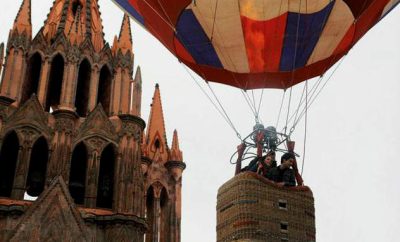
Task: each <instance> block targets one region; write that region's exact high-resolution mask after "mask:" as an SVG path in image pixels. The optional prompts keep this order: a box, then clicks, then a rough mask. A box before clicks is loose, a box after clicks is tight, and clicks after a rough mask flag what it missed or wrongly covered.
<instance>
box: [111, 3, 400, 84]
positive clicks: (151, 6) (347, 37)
mask: <svg viewBox="0 0 400 242" xmlns="http://www.w3.org/2000/svg"><path fill="white" fill-rule="evenodd" d="M114 1H115V2H116V3H117V4H118V5H119V6H121V7H122V8H123V9H124V10H125V11H126V12H127V13H128V14H130V16H132V17H133V18H134V19H135V20H136V21H137V22H138V23H140V24H141V25H142V26H143V27H144V28H146V29H147V30H148V31H149V32H150V33H151V34H152V35H154V36H155V37H156V38H157V39H158V40H159V41H160V42H161V43H162V44H163V45H164V46H165V47H166V48H168V50H169V51H171V52H172V54H174V55H175V56H176V57H177V58H178V59H179V60H180V61H182V62H183V63H185V64H186V65H187V66H189V67H190V68H191V69H192V70H193V71H195V72H196V73H197V74H199V75H200V76H201V77H202V78H203V79H204V80H206V81H211V82H218V83H223V84H227V85H231V86H235V87H238V88H242V89H244V90H248V89H256V88H280V89H286V88H288V87H291V86H293V85H295V84H297V83H300V82H302V81H304V80H307V79H310V78H312V77H315V76H319V75H322V74H324V73H325V72H326V71H327V70H328V69H329V68H330V67H331V66H332V65H334V64H335V63H336V62H337V61H338V60H339V59H340V58H342V57H343V56H344V55H345V54H346V53H347V52H348V51H349V50H350V49H351V48H352V47H353V46H354V44H356V43H357V41H358V40H360V38H361V37H362V36H363V35H364V34H365V33H366V32H368V30H369V29H371V28H372V27H373V26H374V25H375V24H376V23H378V22H379V21H380V20H381V19H382V18H383V17H384V16H385V15H386V14H387V13H388V12H389V11H390V10H392V9H393V8H394V7H395V6H396V5H397V4H398V3H399V2H400V1H399V0H295V1H293V0H290V1H283V0H194V1H192V0H176V1H169V0H114Z"/></svg>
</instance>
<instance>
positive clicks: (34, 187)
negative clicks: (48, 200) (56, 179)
mask: <svg viewBox="0 0 400 242" xmlns="http://www.w3.org/2000/svg"><path fill="white" fill-rule="evenodd" d="M48 156H49V148H48V145H47V142H46V139H45V138H44V137H40V138H39V139H38V140H37V141H36V142H35V144H34V145H33V147H32V151H31V159H30V161H29V171H28V179H27V181H26V190H27V191H26V192H27V193H28V195H29V196H31V197H38V196H39V195H40V194H41V193H42V192H43V189H44V184H45V180H46V171H47V161H48Z"/></svg>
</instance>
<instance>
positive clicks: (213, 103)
mask: <svg viewBox="0 0 400 242" xmlns="http://www.w3.org/2000/svg"><path fill="white" fill-rule="evenodd" d="M181 65H182V67H183V69H185V71H186V72H187V73H188V74H189V76H190V77H191V79H192V80H193V81H194V83H195V84H196V85H197V86H198V87H199V88H200V90H201V91H202V93H203V94H204V95H205V96H206V97H207V99H208V100H209V101H210V102H211V104H212V105H213V106H214V108H215V109H216V110H217V111H218V113H219V114H220V115H221V116H222V118H223V119H224V120H225V122H226V123H227V124H228V125H229V126H230V127H231V128H232V129H233V131H234V132H235V133H236V136H237V137H238V138H239V139H240V140H242V139H241V136H240V134H239V132H238V131H237V129H236V128H235V127H234V126H233V123H232V122H231V121H230V119H229V117H226V116H225V115H224V113H223V112H222V111H221V110H220V109H219V108H218V106H217V104H215V102H214V101H213V100H212V98H211V97H210V96H209V95H208V94H207V92H206V91H205V90H204V88H203V87H202V86H201V85H200V84H199V83H198V81H197V80H196V78H195V77H194V76H193V74H192V73H191V72H190V71H189V70H188V69H187V67H186V66H185V65H184V64H183V63H181Z"/></svg>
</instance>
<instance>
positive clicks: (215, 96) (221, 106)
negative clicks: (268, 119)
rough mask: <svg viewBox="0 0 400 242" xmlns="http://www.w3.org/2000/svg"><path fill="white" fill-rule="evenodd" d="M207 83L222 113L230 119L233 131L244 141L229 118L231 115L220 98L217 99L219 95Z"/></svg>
mask: <svg viewBox="0 0 400 242" xmlns="http://www.w3.org/2000/svg"><path fill="white" fill-rule="evenodd" d="M206 83H207V86H208V88H209V89H210V91H211V93H212V94H213V95H214V98H215V100H216V101H217V102H218V104H219V106H220V108H221V109H222V112H223V113H224V114H225V117H226V118H227V119H228V122H229V123H230V125H231V127H232V128H233V130H235V132H236V135H237V137H238V138H239V139H240V140H242V138H241V136H240V134H239V132H238V131H237V129H236V128H235V125H234V124H233V122H232V120H231V119H230V118H229V115H228V114H227V112H226V110H225V108H224V106H223V105H222V103H221V101H220V100H219V98H218V97H217V95H216V94H215V92H214V90H213V89H212V88H211V85H210V84H209V83H208V82H206Z"/></svg>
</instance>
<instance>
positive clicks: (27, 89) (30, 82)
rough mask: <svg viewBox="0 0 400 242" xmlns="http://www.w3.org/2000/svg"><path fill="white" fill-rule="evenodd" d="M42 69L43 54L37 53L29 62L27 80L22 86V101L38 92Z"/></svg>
mask: <svg viewBox="0 0 400 242" xmlns="http://www.w3.org/2000/svg"><path fill="white" fill-rule="evenodd" d="M41 70H42V56H41V55H40V54H39V53H36V54H34V55H32V57H31V58H30V59H29V62H28V70H27V72H26V79H25V80H26V81H25V82H24V85H23V87H22V95H21V103H25V102H26V100H28V99H29V97H30V96H31V95H32V94H33V93H36V94H37V91H38V87H39V81H40V73H41Z"/></svg>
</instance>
